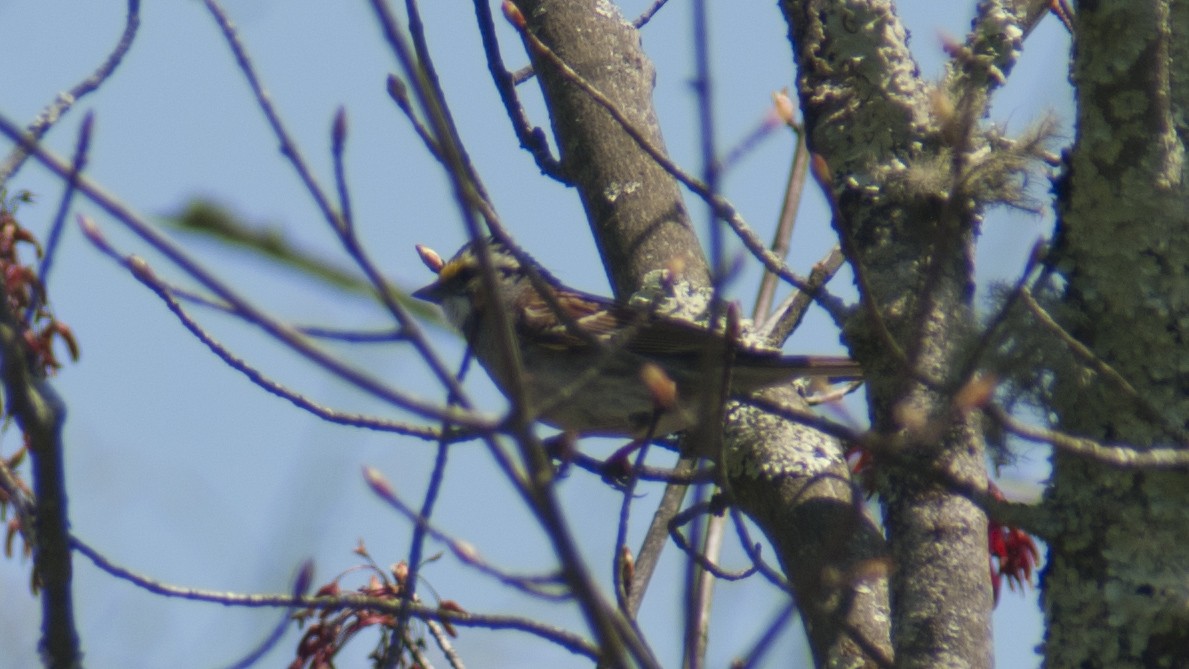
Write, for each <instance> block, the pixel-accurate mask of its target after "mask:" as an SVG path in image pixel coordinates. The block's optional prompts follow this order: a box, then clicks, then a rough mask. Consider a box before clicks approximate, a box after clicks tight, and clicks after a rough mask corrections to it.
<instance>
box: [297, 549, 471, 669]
mask: <svg viewBox="0 0 1189 669" xmlns="http://www.w3.org/2000/svg"><path fill="white" fill-rule="evenodd" d="M355 552H356V553H358V554H359V555H362V556H363V557H365V558H367V559H368V564H367V565H364V566H361V567H356V568H353V569H349V570H347V571H346V572H344V573H342V574H339V575H338V576H336V577H335V579H334V580H333V581H331V582H330V583H327V584H326V585H324V586H322V587H321V588H319V589H318V592H317V593H315V596H316V597H334V598H337V597H339V596H340V595H342V594H343V591H342V589H341V587H340V586H339V581H341V580H342V579H343V577H345V576H346V575H347V574H349V573H352V572H354V571H357V570H358V569H367V570H371V571H372V572H373V573H372V576H371V578H369V579H368V583H367V585H365V586H362V587H360V588H358V589H357V590H356V591H355V592H354V593H353V594H357V595H362V596H364V597H370V598H375V599H381V600H385V601H390V602H393V603H396V602H399V601H400V600H401V598H402V597H404V596H405V584H406V583H407V582H408V577H409V567H408V565H407V564H405V563H404V562H398V563H396V564H394V565H392V567H391V568H390V569H389V570H388V571H387V573H385V572H384V571H382V570H381V569H380V568H379V567H378V566H377V565H376V564H375V563H374V562H373V561H372V560H371V558H370V557H369V556H368V555H367V552H366V549H364V548H363V546H362V545H360V547H359V548H357V549H356V551H355ZM439 606H440V609H441V610H445V611H455V610H457V609H456V608H455V607H456V606H457V605H453V607H452V606H450V605H448V604H447V602H442V604H440V605H439ZM293 617H294V618H295V619H296V620H297V621H298V624H299V625H304V624H305V622H306V620H308V619H311V618H312V619H314V623H313V624H312V625H310V627H309V629H308V630H306V633H305V634H304V635H303V636H302V638H301V641H300V642H299V643H298V645H297V656H296V657H295V658H294V660H293V662H292V663H290V664H289V669H328V668H330V667H333V666H334V657H335V655H337V654H338V652H339V651H340V650H342V649H343V647H344V646H346V645H347V642H348V641H350V640H351V639H352V637H354V636H355V635H356V634H358V633H359V632H361V631H363V630H365V629H367V628H369V627H373V626H379V627H380V628H381V629H382V630H383V631H384V633H383V634H382V635H381V638H380V643H379V645H378V646H377V648H376V650H375V651H374V653H373V656H374V657H376V658H379V657H380V654H381V653H382V652H384V650H385V649H386V648H387V647H389V646H390V645H391V643H390V642H389V640H390V639H391V636H392V635H393V634H400V635H402V636H403V637H404V638H403V642H404V643H413V644H417V646H418V647H422V646H423V645H424V644H423V642H422V640H421V639H420V638H417V639H411V638H410V636H411V635H410V634H409V629H408V628H406V629H403V630H400V629H396V627H397V616H396V614H394V613H392V612H391V610H390V609H389V610H384V611H381V610H376V609H369V608H365V607H356V606H350V607H348V605H346V604H344V607H342V608H309V609H305V610H303V611H300V612H298V613H296V614H294V616H293ZM443 622H444V621H443ZM444 626H445V627H446V629H447V631H449V632H450V633H451V634H453V633H454V631H453V628H452V627H451V626H449V625H445V624H444ZM398 666H403V667H410V668H415V667H417V666H418V664H417V662H416V661H415V660H409V661H408V662H407V663H403V664H399V665H398Z"/></svg>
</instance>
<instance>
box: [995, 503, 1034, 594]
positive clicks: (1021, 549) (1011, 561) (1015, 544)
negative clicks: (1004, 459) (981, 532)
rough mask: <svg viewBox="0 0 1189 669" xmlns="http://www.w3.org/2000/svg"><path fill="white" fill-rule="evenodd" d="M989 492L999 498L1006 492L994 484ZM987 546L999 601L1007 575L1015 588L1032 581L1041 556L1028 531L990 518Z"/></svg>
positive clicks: (1009, 585) (1010, 584)
mask: <svg viewBox="0 0 1189 669" xmlns="http://www.w3.org/2000/svg"><path fill="white" fill-rule="evenodd" d="M990 492H991V494H992V495H994V496H995V498H996V499H1003V493H1002V492H1000V490H999V488H998V487H997V486H996V485H995V484H994V483H991V484H990ZM987 549H988V551H989V552H990V554H991V587H992V588H993V589H994V591H995V601H996V602H998V601H999V586H1000V583H1001V581H1002V580H1003V578H1004V577H1007V587H1009V588H1011V589H1012V590H1013V591H1014V590H1015V589H1016V586H1019V587H1020V588H1021V589H1023V588H1024V586H1025V585H1031V584H1032V572H1033V570H1034V569H1035V568H1036V563H1037V562H1038V561H1039V560H1040V550H1039V549H1038V548H1037V547H1036V540H1034V539H1033V538H1032V537H1031V536H1030V535H1029V534H1028V533H1027V532H1025V531H1024V530H1021V529H1020V528H1018V527H1011V526H1010V525H1003V524H1001V523H999V522H997V521H995V520H988V521H987Z"/></svg>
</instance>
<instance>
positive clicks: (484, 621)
mask: <svg viewBox="0 0 1189 669" xmlns="http://www.w3.org/2000/svg"><path fill="white" fill-rule="evenodd" d="M70 542H71V546H72V547H73V548H74V550H76V551H78V552H79V553H82V554H83V556H84V557H86V558H87V559H88V560H90V561H91V562H92V563H93V564H94V565H95V566H96V567H98V568H99V569H101V570H103V571H105V572H107V573H108V574H111V575H112V576H114V577H116V578H118V579H120V580H122V581H127V582H128V583H131V584H133V585H135V586H137V587H139V588H142V589H144V590H147V591H149V592H152V593H154V594H157V595H161V596H163V597H177V598H181V599H188V600H192V601H200V602H212V603H215V604H223V605H224V606H242V607H246V608H265V607H267V608H310V609H318V610H332V611H333V610H339V609H356V610H374V611H382V612H387V613H393V614H395V613H396V611H397V609H398V607H399V606H400V603H399V602H398V601H396V600H395V599H381V598H378V597H367V596H364V595H357V594H350V595H339V596H335V597H309V596H306V597H294V596H293V595H264V594H254V595H247V594H240V593H235V592H218V591H214V590H201V589H198V588H183V587H180V586H176V585H170V584H168V583H164V582H162V581H158V580H156V579H152V578H149V577H147V576H143V575H141V574H138V573H136V572H134V571H132V570H130V569H127V568H125V567H121V566H119V565H117V564H115V563H114V562H112V561H111V560H108V559H107V558H106V557H104V556H103V555H102V554H100V553H99V552H98V551H96V550H95V549H94V548H91V547H90V546H88V545H87V544H85V543H83V542H82V541H81V540H80V539H78V538H77V537H71V538H70ZM411 612H412V614H413V615H414V616H416V617H417V618H420V619H423V620H435V619H436V620H445V621H449V622H450V623H451V624H454V625H459V626H462V627H484V628H489V629H513V630H519V631H522V632H527V633H529V634H533V635H535V636H537V637H540V638H542V639H545V640H546V641H550V642H553V643H555V644H557V645H558V646H560V647H562V648H565V649H566V650H569V651H571V652H574V653H580V654H582V655H585V656H586V657H589V658H591V659H597V658H598V657H600V655H601V653H600V652H599V649H598V648H597V647H596V646H594V645H593V644H591V643H590V642H589V641H587V640H586V639H583V638H582V637H580V636H578V635H577V634H574V633H573V632H569V631H566V630H563V629H559V628H557V627H552V626H550V625H544V624H541V623H539V622H537V621H535V620H529V619H527V618H520V617H517V616H500V615H484V614H478V613H461V612H458V611H451V610H447V609H440V608H430V607H428V606H425V605H422V604H415V605H413V606H412V607H411Z"/></svg>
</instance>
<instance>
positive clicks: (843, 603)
mask: <svg viewBox="0 0 1189 669" xmlns="http://www.w3.org/2000/svg"><path fill="white" fill-rule="evenodd" d="M764 397H765V398H766V399H769V400H774V401H778V402H780V403H782V404H786V405H791V406H798V407H800V408H807V407H805V403H804V400H802V399H801V398H800V397H797V396H796V394H795V393H793V392H791V391H790V390H789V389H788V388H779V389H773V390H769V391H766V392H765V393H764ZM727 419H728V420H727V423H726V427H725V429H724V433H723V441H724V448H723V453H724V460H725V462H724V463H723V465H724V466H723V468H724V470H725V471H726V472H727V476H728V478H729V483H730V486H729V487H730V492H731V495H732V497H733V498H734V500H735V502H736V503H737V504H738V505H739V507H740V508H741V509H743V510H744V511H745V512H746V513H747V514H748V516H749V517H750V518H751V519H752V520H754V521H755V522H756V524H757V525H759V526H760V528H761V529H762V530H763V531H764V533H765V534H766V535H767V536H768V538H769V539H770V540H771V541H772V543H773V545H774V546H775V548H776V551H777V555H778V557H779V558H780V561H781V566H782V567H783V568H784V571H785V574H786V575H787V577H788V579H789V582H790V583H791V584H792V586H793V592H794V596H795V598H796V601H797V605H798V606H799V607H800V609H801V614H802V616H803V617H804V619H805V621H806V624H805V631H806V634H808V635H809V641H810V650H811V651H812V652H813V657H814V665H815V666H818V667H864V666H879V664H880V663H881V662H883V661H886V660H888V659H890V658H891V657H892V648H891V641H890V634H889V630H890V611H889V604H888V568H887V567H888V564H887V561H886V559H885V551H886V547H885V545H884V541H883V535H882V534H881V532H880V530H879V527H878V525H876V524H875V521H874V520H873V519H871V518H869V517H868V516H867V515H866V514H865V513H863V511H862V508H863V502H864V500H863V493H862V491H861V490H859V489H857V488H856V487H855V485H854V484H853V483H852V481H851V477H850V471H849V470H848V468H847V463H846V459H845V457H844V455H843V450H842V446H841V445H840V444H839V443H838V440H837V439H834V438H833V437H830V436H828V435H825V434H822V433H821V432H818V431H816V430H813V429H811V428H809V427H806V426H804V425H800V424H797V423H794V422H792V421H789V420H784V419H782V418H779V417H777V416H773V415H772V414H769V413H764V412H762V411H759V410H757V409H755V408H752V407H746V406H742V405H735V404H733V405H732V406H731V407H730V409H729V411H728V413H727Z"/></svg>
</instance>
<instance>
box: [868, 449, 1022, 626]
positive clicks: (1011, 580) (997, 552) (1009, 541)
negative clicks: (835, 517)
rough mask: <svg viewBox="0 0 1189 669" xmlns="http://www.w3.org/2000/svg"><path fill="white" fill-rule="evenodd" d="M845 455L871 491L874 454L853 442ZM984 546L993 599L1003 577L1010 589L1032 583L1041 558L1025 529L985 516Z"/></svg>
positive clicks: (994, 488) (1000, 495) (993, 487)
mask: <svg viewBox="0 0 1189 669" xmlns="http://www.w3.org/2000/svg"><path fill="white" fill-rule="evenodd" d="M846 457H847V460H848V461H849V462H850V467H851V472H852V473H853V474H854V475H855V476H856V477H858V478H859V480H860V481H862V483H861V485H862V486H863V489H864V490H866V491H867V494H868V495H874V494H875V485H874V477H873V476H871V467H872V464H873V462H874V458H872V457H871V454H870V453H868V452H867V451H865V450H863V449H861V448H858V447H856V446H851V447H850V448H849V449H847V452H846ZM987 486H988V492H990V493H991V495H992V496H994V497H995V499H998V500H1002V499H1003V493H1002V492H1001V491H1000V490H999V487H998V486H996V485H995V484H994V483H992V482H990V481H988V482H987ZM987 549H988V553H989V559H990V561H991V587H992V589H993V590H994V592H995V601H996V603H998V602H999V590H1000V585H1001V584H1002V582H1003V579H1004V578H1006V579H1007V585H1008V587H1009V588H1011V589H1012V590H1013V591H1014V590H1015V589H1016V586H1019V587H1020V588H1021V589H1022V588H1023V587H1024V586H1025V585H1031V583H1032V572H1033V571H1034V570H1035V569H1036V563H1037V562H1039V561H1040V549H1038V548H1037V546H1036V540H1035V539H1033V538H1032V537H1031V536H1030V535H1029V534H1028V533H1027V532H1025V531H1024V530H1021V529H1019V528H1018V527H1012V526H1010V525H1004V524H1002V523H1000V522H998V521H996V520H993V519H987Z"/></svg>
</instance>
